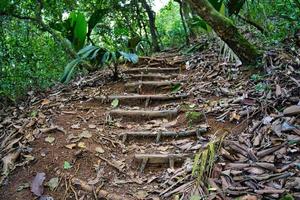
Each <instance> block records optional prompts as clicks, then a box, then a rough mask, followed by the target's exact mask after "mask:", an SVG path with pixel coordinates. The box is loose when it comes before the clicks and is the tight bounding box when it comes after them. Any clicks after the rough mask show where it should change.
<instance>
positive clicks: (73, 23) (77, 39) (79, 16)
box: [64, 12, 88, 50]
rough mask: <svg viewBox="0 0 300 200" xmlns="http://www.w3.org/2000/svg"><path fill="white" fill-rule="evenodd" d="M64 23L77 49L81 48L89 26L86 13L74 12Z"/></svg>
mask: <svg viewBox="0 0 300 200" xmlns="http://www.w3.org/2000/svg"><path fill="white" fill-rule="evenodd" d="M64 25H65V28H66V29H67V33H68V38H69V40H70V41H71V42H72V44H73V46H74V48H75V50H79V49H81V48H82V47H83V46H84V43H85V39H86V35H87V28H88V27H87V25H88V24H87V21H86V20H85V17H84V14H83V13H79V12H72V13H71V14H70V16H69V18H68V19H67V20H66V23H65V24H64Z"/></svg>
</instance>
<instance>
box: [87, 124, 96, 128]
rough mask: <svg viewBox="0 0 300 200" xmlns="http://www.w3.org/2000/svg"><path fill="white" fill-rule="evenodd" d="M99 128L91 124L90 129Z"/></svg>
mask: <svg viewBox="0 0 300 200" xmlns="http://www.w3.org/2000/svg"><path fill="white" fill-rule="evenodd" d="M96 127H97V126H96V125H95V124H89V128H90V129H95V128H96Z"/></svg>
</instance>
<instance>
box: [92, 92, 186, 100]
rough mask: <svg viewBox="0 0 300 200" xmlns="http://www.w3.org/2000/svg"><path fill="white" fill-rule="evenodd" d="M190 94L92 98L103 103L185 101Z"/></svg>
mask: <svg viewBox="0 0 300 200" xmlns="http://www.w3.org/2000/svg"><path fill="white" fill-rule="evenodd" d="M188 96H189V95H188V94H185V93H184V94H178V95H175V94H174V95H172V94H171V95H167V94H161V95H109V96H99V97H92V98H93V99H95V100H101V101H102V102H105V101H111V100H114V99H118V100H174V99H184V98H187V97H188Z"/></svg>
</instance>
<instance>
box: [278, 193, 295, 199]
mask: <svg viewBox="0 0 300 200" xmlns="http://www.w3.org/2000/svg"><path fill="white" fill-rule="evenodd" d="M280 200H294V197H293V196H292V195H291V194H286V195H285V196H284V197H282V198H280Z"/></svg>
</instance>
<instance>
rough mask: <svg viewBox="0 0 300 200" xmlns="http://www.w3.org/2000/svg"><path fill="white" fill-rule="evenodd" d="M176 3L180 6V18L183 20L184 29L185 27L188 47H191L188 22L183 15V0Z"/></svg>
mask: <svg viewBox="0 0 300 200" xmlns="http://www.w3.org/2000/svg"><path fill="white" fill-rule="evenodd" d="M175 1H176V2H177V3H178V4H179V12H180V18H181V23H182V27H183V30H184V34H185V40H186V45H189V44H190V40H189V35H188V30H187V26H186V21H185V18H184V14H183V3H182V0H175Z"/></svg>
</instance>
